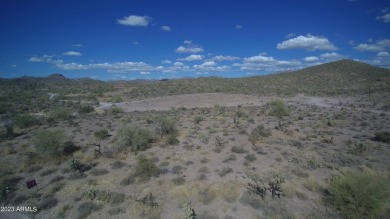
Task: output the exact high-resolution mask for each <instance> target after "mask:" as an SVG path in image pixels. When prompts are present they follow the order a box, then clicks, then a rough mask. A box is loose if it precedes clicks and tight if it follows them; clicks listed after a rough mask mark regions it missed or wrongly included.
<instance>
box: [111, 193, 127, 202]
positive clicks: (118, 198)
mask: <svg viewBox="0 0 390 219" xmlns="http://www.w3.org/2000/svg"><path fill="white" fill-rule="evenodd" d="M125 198H126V195H125V194H123V193H112V196H111V204H112V205H117V204H121V203H123V202H124V201H125Z"/></svg>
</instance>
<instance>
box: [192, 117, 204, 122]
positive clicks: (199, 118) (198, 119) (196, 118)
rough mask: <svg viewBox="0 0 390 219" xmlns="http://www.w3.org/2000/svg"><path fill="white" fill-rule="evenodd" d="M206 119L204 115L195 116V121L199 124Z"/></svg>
mask: <svg viewBox="0 0 390 219" xmlns="http://www.w3.org/2000/svg"><path fill="white" fill-rule="evenodd" d="M203 120H204V118H203V116H195V118H194V122H195V123H196V124H199V123H200V122H202V121H203Z"/></svg>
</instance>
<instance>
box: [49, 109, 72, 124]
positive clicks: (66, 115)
mask: <svg viewBox="0 0 390 219" xmlns="http://www.w3.org/2000/svg"><path fill="white" fill-rule="evenodd" d="M49 117H50V118H51V119H53V120H55V121H64V120H68V119H71V118H72V117H73V116H72V111H71V110H70V109H69V108H67V107H57V108H55V109H53V110H52V111H51V112H50V114H49Z"/></svg>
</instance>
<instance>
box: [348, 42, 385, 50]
mask: <svg viewBox="0 0 390 219" xmlns="http://www.w3.org/2000/svg"><path fill="white" fill-rule="evenodd" d="M353 48H354V49H356V50H358V51H361V52H378V51H383V48H382V47H381V46H378V45H375V44H366V43H363V44H359V45H358V46H355V47H353Z"/></svg>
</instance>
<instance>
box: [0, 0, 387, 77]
mask: <svg viewBox="0 0 390 219" xmlns="http://www.w3.org/2000/svg"><path fill="white" fill-rule="evenodd" d="M0 33H1V34H0V77H2V78H10V77H19V76H23V75H28V76H47V75H50V74H52V73H61V74H63V75H65V76H66V77H69V78H80V77H90V78H96V79H100V80H118V79H121V80H122V79H124V80H130V79H136V78H142V79H152V78H157V79H158V78H178V77H203V76H223V77H243V76H253V75H262V74H267V73H272V72H278V71H286V70H296V69H300V68H304V67H308V66H312V65H317V64H321V63H326V62H329V61H334V60H338V59H342V58H348V59H354V60H359V61H364V62H367V63H369V64H373V65H376V66H381V67H386V68H389V67H390V54H389V53H390V1H388V0H316V1H310V0H306V1H302V0H264V1H262V0H258V1H255V0H253V1H249V0H237V1H235V0H234V1H233V0H208V1H204V0H196V1H195V0H175V1H173V0H172V1H170V0H166V1H163V0H161V1H157V0H155V1H152V0H138V1H126V0H112V1H108V0H107V1H101V0H100V1H99V0H82V1H80V0H77V1H76V0H66V1H65V0H34V1H29V0H0Z"/></svg>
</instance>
